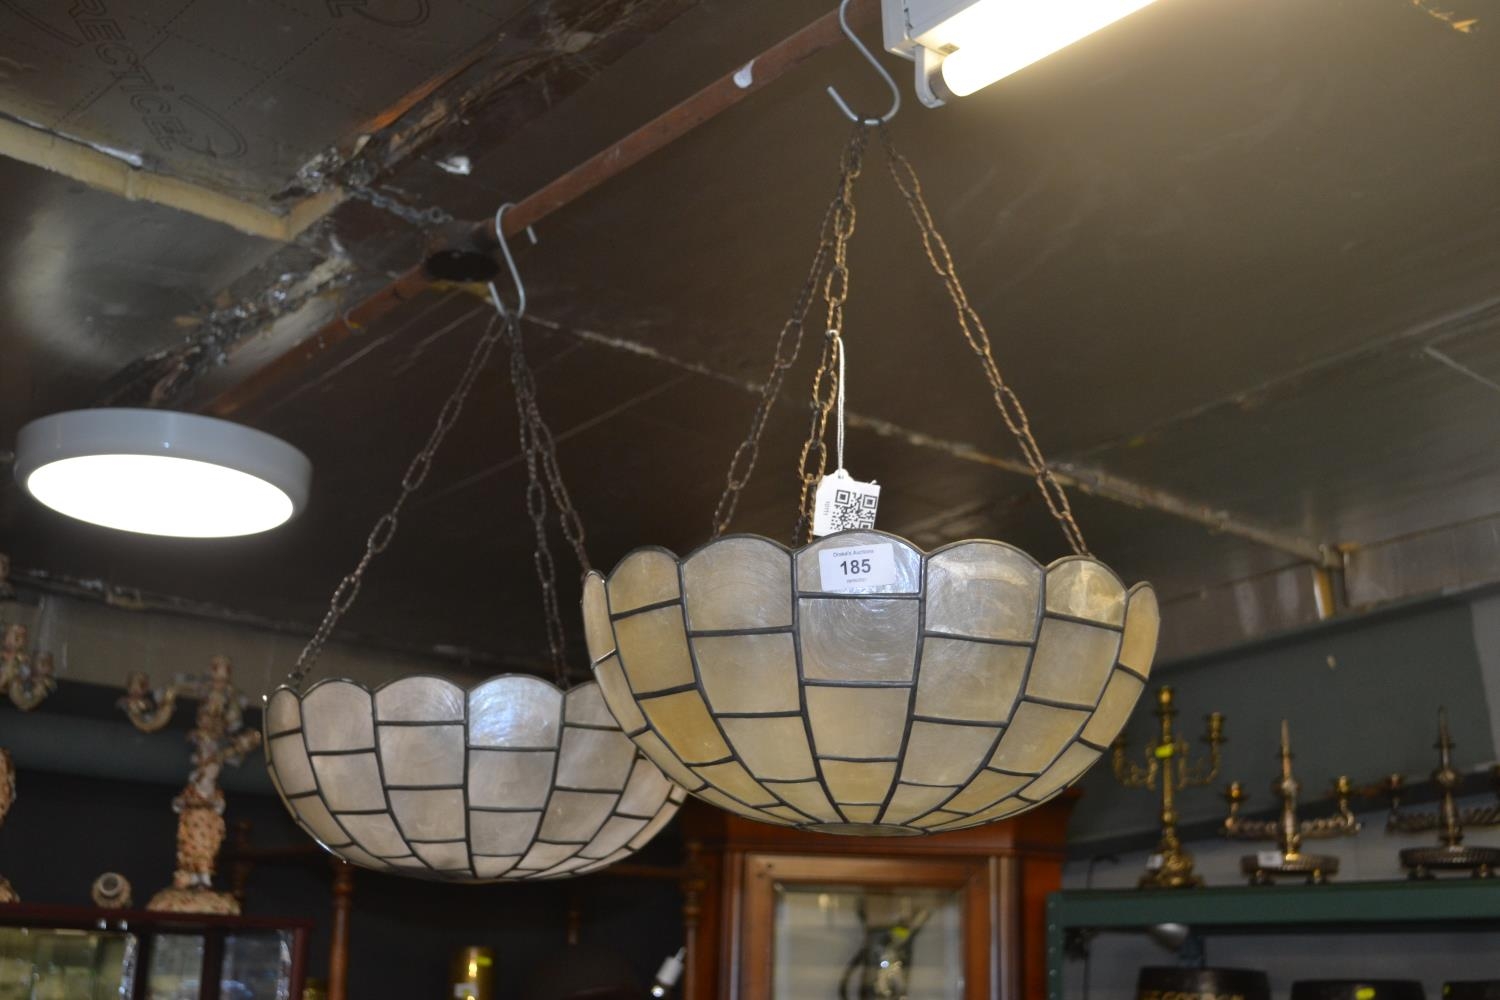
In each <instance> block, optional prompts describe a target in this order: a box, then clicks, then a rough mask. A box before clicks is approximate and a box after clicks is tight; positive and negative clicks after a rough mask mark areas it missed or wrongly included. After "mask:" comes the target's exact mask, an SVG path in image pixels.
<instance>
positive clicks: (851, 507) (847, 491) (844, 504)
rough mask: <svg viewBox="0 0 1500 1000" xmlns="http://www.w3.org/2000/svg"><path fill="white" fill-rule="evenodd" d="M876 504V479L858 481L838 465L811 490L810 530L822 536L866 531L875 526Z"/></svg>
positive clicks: (878, 503)
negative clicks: (815, 489) (838, 467)
mask: <svg viewBox="0 0 1500 1000" xmlns="http://www.w3.org/2000/svg"><path fill="white" fill-rule="evenodd" d="M879 507H880V486H879V485H878V484H877V483H873V482H870V483H863V482H860V481H859V480H858V479H855V478H854V477H853V476H850V475H849V473H848V472H847V471H845V470H844V469H839V470H837V471H835V472H833V473H830V474H829V475H826V476H824V477H823V478H822V479H821V480H819V481H818V491H817V492H816V493H815V494H813V523H812V533H813V535H815V536H816V537H818V538H822V537H824V536H826V535H831V534H833V533H834V532H836V531H868V530H870V529H871V528H873V527H875V512H876V510H877V509H879ZM825 589H826V588H825Z"/></svg>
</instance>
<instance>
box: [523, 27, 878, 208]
mask: <svg viewBox="0 0 1500 1000" xmlns="http://www.w3.org/2000/svg"><path fill="white" fill-rule="evenodd" d="M851 2H852V0H843V2H842V3H840V4H839V26H840V27H841V28H843V29H844V37H845V38H847V39H849V41H851V42H853V43H854V47H855V48H856V49H859V54H860V55H862V56H864V57H865V62H867V63H869V64H870V65H871V66H873V67H875V72H877V73H879V74H880V78H881V79H882V80H884V81H885V85H886V86H887V87H889V88H891V109H890V110H889V111H887V112H886V113H885V114H883V115H881V116H880V117H879V118H874V117H866V116H864V115H857V114H855V113H854V109H853V108H851V107H849V102H847V101H845V100H844V98H843V97H842V96H840V95H839V92H838V91H837V90H835V89H834V88H833V87H829V88H828V96H829V97H831V98H833V103H835V104H837V105H838V106H839V110H840V111H842V112H843V113H844V114H845V116H847V117H848V119H849V120H850V121H851V122H854V123H855V124H858V125H884V124H885V123H886V122H888V121H890V120H891V119H892V118H894V117H896V112H898V111H900V110H901V88H900V87H897V86H896V81H895V80H893V79H892V78H891V74H889V73H887V72H886V69H885V67H884V66H882V65H880V60H878V59H876V58H875V54H874V53H873V52H871V51H870V50H869V49H868V48H866V47H865V43H864V42H862V41H860V40H859V36H858V35H856V34H855V33H854V30H853V29H852V28H850V27H849V17H848V11H849V4H850V3H851ZM497 228H498V227H497Z"/></svg>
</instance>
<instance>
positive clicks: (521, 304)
mask: <svg viewBox="0 0 1500 1000" xmlns="http://www.w3.org/2000/svg"><path fill="white" fill-rule="evenodd" d="M515 207H516V206H515V203H514V202H509V201H508V202H506V203H505V204H503V205H501V206H500V207H499V208H497V209H496V210H495V238H496V239H497V240H499V241H500V253H501V255H502V256H503V257H504V258H505V266H506V267H507V268H509V269H510V280H511V281H513V282H514V283H515V286H516V314H515V318H516V320H517V321H518V322H519V321H520V319H521V317H522V316H524V315H526V285H525V284H524V283H523V282H522V281H521V272H520V271H518V270H516V259H515V257H513V256H511V252H510V243H508V242H507V241H506V239H505V213H506V212H508V211H510V210H511V209H513V208H515ZM526 237H527V238H528V239H530V240H531V242H532V245H533V246H534V245H536V229H535V228H534V227H532V226H527V227H526ZM490 299H491V300H492V301H493V302H494V303H495V310H496V311H497V312H498V313H499V314H500V316H501V318H502V319H510V318H511V313H510V310H509V309H507V308H505V303H504V302H503V301H501V299H500V289H498V288H496V287H495V283H494V282H493V281H491V282H490Z"/></svg>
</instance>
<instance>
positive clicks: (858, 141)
mask: <svg viewBox="0 0 1500 1000" xmlns="http://www.w3.org/2000/svg"><path fill="white" fill-rule="evenodd" d="M869 138H870V130H869V127H868V125H867V124H865V123H861V124H860V125H858V126H857V127H856V129H855V132H854V136H853V138H852V139H850V141H849V145H848V147H847V148H846V149H845V151H844V169H843V173H842V178H843V183H842V184H841V185H840V186H839V194H838V198H837V199H835V201H834V211H833V254H832V266H831V267H830V268H829V270H828V274H827V276H826V277H825V278H824V279H823V299H824V301H825V302H826V303H827V305H828V315H827V319H828V323H827V325H826V326H825V328H824V330H825V332H824V334H823V352H822V354H821V356H820V357H819V358H818V370H817V372H816V373H814V375H813V386H812V404H811V409H812V414H811V418H810V420H809V422H808V429H807V440H806V441H804V442H803V443H802V453H801V455H800V456H799V457H798V459H797V476H798V479H799V480H800V484H801V497H800V499H799V500H798V503H797V525H796V527H795V528H794V529H793V530H792V544H793V545H804V544H806V543H807V542H810V541H811V540H812V536H811V534H810V531H811V528H812V515H813V504H814V502H815V501H816V499H817V488H818V483H819V481H821V480H822V478H823V476H824V474H825V473H826V472H827V471H828V445H827V443H826V441H825V438H826V437H827V433H828V415H829V413H831V412H832V410H833V406H834V403H835V402H836V401H837V400H838V395H839V372H838V368H837V362H838V355H839V352H840V351H841V350H842V349H843V348H842V344H841V339H842V337H843V335H844V306H845V305H846V304H847V303H848V301H849V240H850V239H851V238H852V237H853V236H854V227H855V224H856V221H857V215H856V213H855V209H854V184H855V182H856V181H857V180H859V176H860V173H861V172H862V171H863V169H864V154H865V150H866V149H867V147H868V145H869Z"/></svg>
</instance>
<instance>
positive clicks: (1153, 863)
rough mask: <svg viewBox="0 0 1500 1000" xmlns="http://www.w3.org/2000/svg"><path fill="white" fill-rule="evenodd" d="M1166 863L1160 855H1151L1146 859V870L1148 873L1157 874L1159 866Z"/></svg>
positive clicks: (1159, 869)
mask: <svg viewBox="0 0 1500 1000" xmlns="http://www.w3.org/2000/svg"><path fill="white" fill-rule="evenodd" d="M1166 863H1167V860H1166V858H1163V857H1162V856H1161V855H1160V854H1153V855H1151V857H1149V858H1147V859H1146V870H1147V871H1148V872H1159V871H1161V866H1162V865H1164V864H1166Z"/></svg>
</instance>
